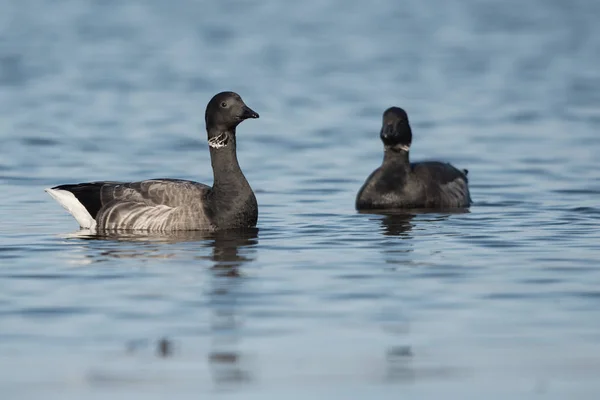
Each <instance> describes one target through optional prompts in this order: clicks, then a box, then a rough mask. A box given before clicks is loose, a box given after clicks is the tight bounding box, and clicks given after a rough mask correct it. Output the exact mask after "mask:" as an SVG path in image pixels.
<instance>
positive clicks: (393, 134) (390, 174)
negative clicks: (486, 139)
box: [356, 107, 471, 210]
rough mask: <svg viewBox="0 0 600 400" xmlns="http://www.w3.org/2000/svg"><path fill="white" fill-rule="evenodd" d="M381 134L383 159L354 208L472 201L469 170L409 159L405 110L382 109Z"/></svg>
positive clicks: (459, 204)
mask: <svg viewBox="0 0 600 400" xmlns="http://www.w3.org/2000/svg"><path fill="white" fill-rule="evenodd" d="M380 137H381V140H382V142H383V146H384V153H383V163H382V164H381V166H380V167H379V168H377V169H376V170H375V171H373V173H372V174H371V175H370V176H369V177H368V178H367V180H366V182H365V183H364V185H363V186H362V188H361V189H360V190H359V192H358V194H357V196H356V209H357V210H384V209H431V208H434V209H435V208H438V209H441V208H467V207H469V206H470V205H471V195H470V193H469V181H468V179H467V173H468V171H467V170H466V169H465V170H462V171H461V170H458V169H456V168H454V167H453V166H452V165H450V164H448V163H442V162H437V161H426V162H419V163H411V162H410V161H409V150H410V145H411V143H412V130H411V128H410V123H409V121H408V115H407V114H406V111H404V110H403V109H402V108H399V107H391V108H389V109H387V110H386V111H385V112H384V113H383V125H382V127H381V132H380Z"/></svg>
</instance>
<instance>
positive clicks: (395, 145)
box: [380, 107, 412, 151]
mask: <svg viewBox="0 0 600 400" xmlns="http://www.w3.org/2000/svg"><path fill="white" fill-rule="evenodd" d="M380 137H381V141H382V142H383V144H384V145H385V147H386V148H390V149H392V150H403V151H408V149H409V148H410V144H411V143H412V130H411V129H410V124H409V122H408V115H407V114H406V111H404V110H403V109H401V108H400V107H390V108H388V109H387V110H385V112H384V113H383V124H382V126H381V133H380Z"/></svg>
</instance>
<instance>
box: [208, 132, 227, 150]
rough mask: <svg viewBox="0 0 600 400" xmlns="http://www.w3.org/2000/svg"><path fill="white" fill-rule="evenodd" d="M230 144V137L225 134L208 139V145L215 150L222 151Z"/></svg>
mask: <svg viewBox="0 0 600 400" xmlns="http://www.w3.org/2000/svg"><path fill="white" fill-rule="evenodd" d="M228 144H229V135H228V134H227V133H225V132H223V133H221V134H220V135H219V136H215V137H213V138H210V139H208V145H209V146H210V147H212V148H213V149H221V148H223V147H225V146H227V145H228Z"/></svg>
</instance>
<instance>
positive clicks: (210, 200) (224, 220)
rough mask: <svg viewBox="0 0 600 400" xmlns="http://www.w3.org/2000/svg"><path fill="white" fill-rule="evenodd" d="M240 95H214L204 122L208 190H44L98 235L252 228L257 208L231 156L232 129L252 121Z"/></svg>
mask: <svg viewBox="0 0 600 400" xmlns="http://www.w3.org/2000/svg"><path fill="white" fill-rule="evenodd" d="M258 117H259V115H258V114H257V113H256V112H255V111H253V110H252V109H250V108H249V107H248V106H247V105H246V104H245V103H244V101H243V100H242V98H241V97H240V95H238V94H237V93H234V92H221V93H218V94H216V95H215V96H214V97H213V98H212V99H211V100H210V102H209V103H208V105H207V106H206V113H205V122H206V131H207V134H208V146H209V149H210V159H211V163H212V169H213V177H214V182H213V186H212V187H210V186H207V185H204V184H202V183H197V182H193V181H188V180H182V179H168V178H160V179H149V180H144V181H139V182H114V181H103V182H88V183H77V184H66V185H60V186H55V187H53V188H50V189H45V191H46V192H47V193H48V194H49V195H50V196H52V197H53V198H54V199H55V200H56V201H58V203H59V204H60V205H61V206H63V207H64V208H65V209H66V210H67V211H69V212H70V213H71V215H73V217H75V219H76V220H77V222H78V223H79V225H80V227H81V228H84V229H90V230H95V231H98V230H102V231H119V230H124V231H130V230H142V231H152V232H169V231H192V230H206V231H217V230H224V229H233V228H244V227H254V226H256V223H257V219H258V205H257V202H256V197H255V196H254V192H253V191H252V188H251V187H250V184H249V183H248V181H247V180H246V178H245V177H244V174H243V173H242V170H241V169H240V166H239V164H238V160H237V154H236V140H237V139H236V127H237V126H238V125H239V124H240V123H241V122H242V121H244V120H245V119H248V118H258Z"/></svg>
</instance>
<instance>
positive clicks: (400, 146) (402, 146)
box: [394, 144, 410, 153]
mask: <svg viewBox="0 0 600 400" xmlns="http://www.w3.org/2000/svg"><path fill="white" fill-rule="evenodd" d="M394 150H404V151H406V152H407V153H408V151H409V150H410V145H406V144H397V145H395V146H394Z"/></svg>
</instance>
